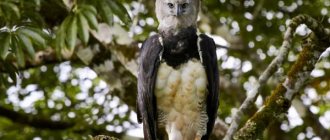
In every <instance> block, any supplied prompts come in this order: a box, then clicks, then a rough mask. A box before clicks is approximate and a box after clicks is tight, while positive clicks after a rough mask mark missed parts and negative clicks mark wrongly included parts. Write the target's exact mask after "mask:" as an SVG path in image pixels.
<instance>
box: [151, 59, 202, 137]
mask: <svg viewBox="0 0 330 140" xmlns="http://www.w3.org/2000/svg"><path fill="white" fill-rule="evenodd" d="M206 87H207V77H206V73H205V69H204V67H203V65H202V64H201V62H200V61H199V60H197V59H192V60H190V61H188V62H187V63H185V64H182V65H181V66H179V68H177V69H173V68H172V67H170V66H168V65H167V64H166V63H162V64H161V65H160V67H159V70H158V74H157V80H156V90H155V95H156V98H157V106H158V111H159V112H161V113H159V114H161V116H159V118H162V119H160V120H159V121H160V124H163V125H164V126H163V127H165V128H166V131H167V133H168V135H169V138H170V140H190V139H194V138H195V137H196V135H199V136H203V135H205V134H206V128H207V127H206V126H207V122H208V117H207V113H206V103H205V100H206V95H207V90H206Z"/></svg>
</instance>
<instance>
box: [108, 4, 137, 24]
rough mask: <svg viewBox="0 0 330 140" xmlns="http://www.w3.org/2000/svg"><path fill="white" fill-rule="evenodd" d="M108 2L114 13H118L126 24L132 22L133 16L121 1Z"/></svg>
mask: <svg viewBox="0 0 330 140" xmlns="http://www.w3.org/2000/svg"><path fill="white" fill-rule="evenodd" d="M107 2H108V5H109V6H110V8H111V10H112V11H113V13H114V14H115V15H117V16H118V18H119V19H120V20H121V21H122V22H124V23H125V24H129V23H130V22H131V18H130V16H129V14H128V12H127V10H126V8H125V7H124V6H123V5H122V4H121V3H119V2H118V1H117V0H107Z"/></svg>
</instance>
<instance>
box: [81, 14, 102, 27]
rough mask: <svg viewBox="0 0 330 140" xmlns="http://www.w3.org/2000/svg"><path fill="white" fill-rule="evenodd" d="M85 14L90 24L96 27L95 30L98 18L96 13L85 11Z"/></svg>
mask: <svg viewBox="0 0 330 140" xmlns="http://www.w3.org/2000/svg"><path fill="white" fill-rule="evenodd" d="M83 14H84V15H85V17H86V19H87V21H88V23H89V26H90V27H91V28H92V29H94V30H97V24H98V22H97V19H96V15H95V14H93V12H91V11H83Z"/></svg>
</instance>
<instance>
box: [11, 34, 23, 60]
mask: <svg viewBox="0 0 330 140" xmlns="http://www.w3.org/2000/svg"><path fill="white" fill-rule="evenodd" d="M14 39H15V40H14V41H13V49H14V52H15V55H16V59H17V64H18V66H20V67H24V66H25V59H24V53H23V48H22V47H20V46H19V45H18V42H19V39H18V38H17V36H15V37H14Z"/></svg>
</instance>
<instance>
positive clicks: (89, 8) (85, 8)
mask: <svg viewBox="0 0 330 140" xmlns="http://www.w3.org/2000/svg"><path fill="white" fill-rule="evenodd" d="M79 7H81V9H82V10H83V11H89V12H92V13H93V14H94V15H96V14H97V11H96V9H95V7H94V6H91V5H79Z"/></svg>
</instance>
